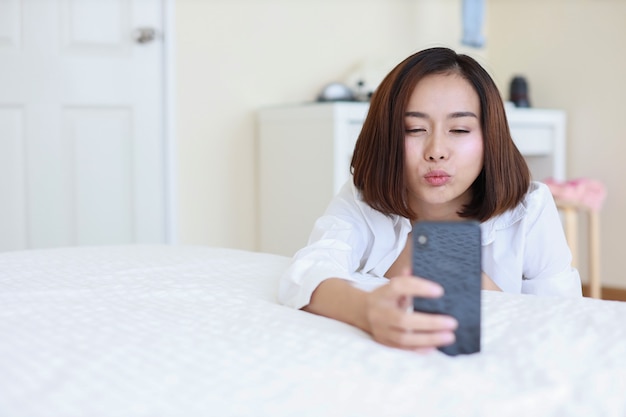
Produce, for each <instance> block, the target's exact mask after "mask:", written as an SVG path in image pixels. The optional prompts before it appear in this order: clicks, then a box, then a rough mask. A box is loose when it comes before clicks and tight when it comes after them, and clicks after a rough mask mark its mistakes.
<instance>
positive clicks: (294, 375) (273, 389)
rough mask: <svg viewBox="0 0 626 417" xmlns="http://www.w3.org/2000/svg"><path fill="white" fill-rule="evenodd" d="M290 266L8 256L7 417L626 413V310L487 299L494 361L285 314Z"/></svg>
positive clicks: (181, 256)
mask: <svg viewBox="0 0 626 417" xmlns="http://www.w3.org/2000/svg"><path fill="white" fill-rule="evenodd" d="M287 263H288V259H287V258H285V257H281V256H276V255H269V254H262V253H255V252H247V251H241V250H233V249H223V248H208V247H184V246H142V245H138V246H111V247H91V248H62V249H47V250H34V251H21V252H8V253H3V254H0V416H3V417H22V416H23V417H26V416H28V417H38V416H42V417H56V416H59V417H70V416H81V417H82V416H84V417H97V416H107V417H115V416H120V417H122V416H123V417H133V416H146V417H152V416H176V417H178V416H180V417H193V416H216V417H222V416H272V417H278V416H298V417H302V416H320V417H325V416H359V417H363V416H383V417H384V416H481V417H485V416H498V417H502V416H507V417H511V416H524V417H528V416H568V417H571V416H585V417H589V416H602V417H611V416H615V417H618V416H619V417H625V416H626V303H622V302H616V301H600V300H592V299H560V298H553V297H538V296H528V295H512V294H502V293H495V292H485V291H484V292H483V294H482V300H483V306H482V311H483V313H482V316H483V323H482V326H483V329H482V332H483V335H482V336H483V337H482V352H480V353H479V354H474V355H465V356H457V357H449V356H446V355H444V354H442V353H439V352H435V353H432V354H429V355H420V354H415V353H411V352H405V351H401V350H397V349H393V348H388V347H385V346H382V345H380V344H378V343H376V342H374V341H373V340H372V339H371V338H370V337H369V336H368V335H367V334H366V333H364V332H362V331H360V330H358V329H356V328H354V327H351V326H349V325H346V324H343V323H340V322H337V321H334V320H330V319H327V318H324V317H319V316H315V315H312V314H308V313H305V312H302V311H296V310H292V309H289V308H287V307H284V306H281V305H278V304H277V303H276V294H275V293H276V287H277V280H278V277H279V276H280V274H281V272H282V271H283V270H284V268H285V267H286V265H287Z"/></svg>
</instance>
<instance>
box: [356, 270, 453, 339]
mask: <svg viewBox="0 0 626 417" xmlns="http://www.w3.org/2000/svg"><path fill="white" fill-rule="evenodd" d="M442 294H443V288H442V287H441V286H440V285H438V284H436V283H434V282H432V281H428V280H425V279H423V278H418V277H412V276H400V277H395V278H393V279H392V280H390V282H389V283H388V284H387V285H384V286H383V287H380V288H379V289H377V290H375V291H374V292H372V293H371V294H370V298H369V302H368V317H369V321H370V328H371V330H372V336H373V337H374V339H375V340H377V341H379V342H380V343H383V344H385V345H388V346H393V347H398V348H403V349H411V350H416V349H417V350H418V351H420V352H422V351H423V352H426V351H428V350H430V349H432V348H436V347H440V346H445V345H449V344H451V343H453V342H454V340H455V338H454V330H455V329H456V328H457V326H458V323H457V321H456V320H455V319H454V318H453V317H451V316H446V315H441V314H428V313H422V312H413V311H412V309H407V307H411V306H412V299H413V297H425V298H436V297H440V296H441V295H442Z"/></svg>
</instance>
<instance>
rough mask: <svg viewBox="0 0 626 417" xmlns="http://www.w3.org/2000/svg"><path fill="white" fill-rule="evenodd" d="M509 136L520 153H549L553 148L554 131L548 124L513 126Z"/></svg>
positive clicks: (530, 154) (527, 154)
mask: <svg viewBox="0 0 626 417" xmlns="http://www.w3.org/2000/svg"><path fill="white" fill-rule="evenodd" d="M510 128H511V136H512V137H513V141H514V142H515V145H517V148H518V149H519V150H520V152H521V153H522V155H526V156H533V155H550V154H551V153H552V152H553V149H554V143H553V141H554V132H553V129H552V128H551V127H550V126H546V125H544V126H515V125H513V124H511V126H510Z"/></svg>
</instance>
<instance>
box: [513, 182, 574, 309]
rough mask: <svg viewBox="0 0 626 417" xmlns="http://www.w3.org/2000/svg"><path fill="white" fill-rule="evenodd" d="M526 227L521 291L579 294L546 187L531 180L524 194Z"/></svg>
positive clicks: (544, 293) (558, 222) (561, 227)
mask: <svg viewBox="0 0 626 417" xmlns="http://www.w3.org/2000/svg"><path fill="white" fill-rule="evenodd" d="M526 206H527V210H528V214H527V228H526V244H525V248H524V250H525V252H526V256H525V260H524V267H523V269H524V270H523V281H522V293H526V294H538V295H557V296H567V297H580V296H582V286H581V281H580V275H579V273H578V270H576V268H573V267H572V265H571V263H572V254H571V251H570V248H569V246H568V245H567V241H566V239H565V233H564V231H563V226H562V223H561V219H560V216H559V213H558V210H557V208H556V204H555V203H554V199H553V198H552V194H550V191H549V189H548V187H547V186H546V185H545V184H542V183H533V185H532V189H531V191H530V192H529V194H528V195H527V197H526Z"/></svg>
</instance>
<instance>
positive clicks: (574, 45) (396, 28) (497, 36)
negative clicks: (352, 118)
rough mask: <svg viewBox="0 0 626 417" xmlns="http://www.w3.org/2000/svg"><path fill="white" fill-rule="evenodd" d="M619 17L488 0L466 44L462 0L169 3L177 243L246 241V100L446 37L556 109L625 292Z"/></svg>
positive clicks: (256, 103) (295, 97) (251, 204)
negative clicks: (478, 35)
mask: <svg viewBox="0 0 626 417" xmlns="http://www.w3.org/2000/svg"><path fill="white" fill-rule="evenodd" d="M624 21H626V3H622V2H621V1H618V0H604V1H601V2H598V1H593V0H578V1H571V0H550V1H549V2H548V1H539V0H530V1H526V0H507V1H505V2H503V1H501V0H488V1H487V20H486V35H487V48H485V49H482V50H473V49H468V48H462V47H460V46H459V39H460V34H461V30H460V29H461V0H309V1H306V0H177V1H176V30H177V33H176V53H177V57H176V59H177V61H176V71H177V79H176V82H177V87H176V89H177V102H176V109H177V128H176V134H177V144H178V149H177V154H178V161H177V163H178V167H179V168H178V192H179V195H178V198H177V200H178V202H179V204H178V221H177V222H178V225H179V236H178V239H177V240H178V241H179V242H180V243H184V244H203V245H217V246H227V247H235V248H242V249H255V242H256V217H255V210H256V196H255V187H254V184H255V180H254V172H255V135H256V130H255V115H256V111H257V109H259V108H260V107H262V106H267V105H272V104H285V103H291V102H303V101H310V100H313V99H315V97H316V95H317V93H318V92H319V91H320V89H321V88H322V86H323V85H324V84H326V83H327V82H330V81H343V80H345V79H348V78H349V76H350V74H351V73H353V72H354V71H355V70H356V69H357V68H358V67H359V66H360V65H363V64H367V65H369V66H371V67H373V68H374V69H375V71H373V72H374V73H380V74H384V73H386V72H387V71H388V70H389V69H391V67H392V66H393V65H395V64H396V63H397V62H399V61H400V60H401V59H403V58H404V57H406V56H407V55H409V54H410V53H412V52H415V51H416V50H419V49H422V48H424V47H427V46H433V45H447V46H451V47H453V48H455V49H457V50H459V51H461V52H465V53H469V54H470V55H473V56H475V57H476V58H477V59H478V60H479V61H480V62H481V63H483V64H484V65H485V67H486V68H487V69H488V70H489V71H490V73H491V74H492V75H493V76H494V78H495V79H496V81H497V82H498V84H499V86H500V88H501V90H502V93H503V94H504V95H507V94H508V82H509V80H510V77H511V76H512V75H513V74H514V73H518V72H521V73H524V74H525V75H526V76H527V77H528V79H529V82H530V86H531V98H532V100H533V105H535V106H536V107H548V108H549V107H554V108H564V109H566V110H567V112H568V116H569V119H568V133H569V135H568V145H567V146H568V164H569V170H568V171H569V175H570V176H589V177H594V178H598V179H601V180H603V181H605V182H606V183H607V184H608V186H609V192H610V195H609V199H608V200H607V203H606V206H605V209H604V211H603V217H602V222H603V229H602V247H603V253H602V263H603V265H602V270H603V272H604V274H603V275H604V279H605V283H607V284H609V285H614V286H624V287H626V279H621V278H620V276H621V274H620V269H619V267H620V265H619V259H620V254H619V248H620V242H619V240H618V239H621V237H622V236H623V235H624V222H623V221H622V220H621V218H620V217H618V216H619V214H620V213H621V212H624V205H626V196H624V195H623V193H621V192H620V190H621V187H620V184H619V181H620V179H621V178H623V177H624V175H620V174H623V172H622V171H623V170H624V169H626V167H624V164H620V162H621V161H619V160H618V158H619V157H620V156H621V155H623V154H624V152H623V151H624V150H625V149H624V147H625V146H626V145H625V144H626V141H624V140H621V138H620V136H621V124H620V116H621V115H620V114H619V113H618V112H620V111H621V108H622V107H621V98H622V94H621V93H626V91H624V90H626V87H625V84H624V83H625V81H624V80H623V77H622V74H624V73H625V71H624V70H625V69H626V68H625V64H624V58H622V57H620V56H619V53H620V52H621V49H622V46H623V40H624V39H626V26H625V25H623V22H624ZM294 134H297V132H294ZM615 174H617V175H615Z"/></svg>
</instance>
